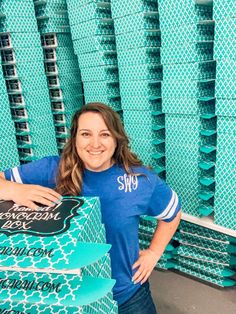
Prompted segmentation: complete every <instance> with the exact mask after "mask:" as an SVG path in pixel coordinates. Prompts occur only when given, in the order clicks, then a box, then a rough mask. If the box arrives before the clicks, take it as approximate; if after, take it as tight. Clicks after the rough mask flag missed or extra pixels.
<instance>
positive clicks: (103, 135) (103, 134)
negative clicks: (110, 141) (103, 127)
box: [101, 133, 110, 137]
mask: <svg viewBox="0 0 236 314" xmlns="http://www.w3.org/2000/svg"><path fill="white" fill-rule="evenodd" d="M101 136H102V137H109V136H110V134H109V133H102V134H101Z"/></svg>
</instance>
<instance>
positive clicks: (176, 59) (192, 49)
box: [161, 41, 215, 65]
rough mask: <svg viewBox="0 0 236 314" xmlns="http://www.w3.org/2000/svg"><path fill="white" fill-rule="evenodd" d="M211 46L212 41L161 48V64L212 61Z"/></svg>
mask: <svg viewBox="0 0 236 314" xmlns="http://www.w3.org/2000/svg"><path fill="white" fill-rule="evenodd" d="M213 44H214V42H213V41H207V42H196V43H184V44H176V45H171V46H168V45H166V46H163V47H161V62H162V64H164V65H166V64H178V63H187V62H188V63H190V62H202V61H210V60H213ZM214 47H215V46H214Z"/></svg>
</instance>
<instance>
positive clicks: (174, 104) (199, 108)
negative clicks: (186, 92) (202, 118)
mask: <svg viewBox="0 0 236 314" xmlns="http://www.w3.org/2000/svg"><path fill="white" fill-rule="evenodd" d="M162 110H163V112H164V113H173V114H204V113H206V114H208V113H214V112H215V100H214V99H211V100H198V99H197V98H186V97H180V98H175V97H163V99H162Z"/></svg>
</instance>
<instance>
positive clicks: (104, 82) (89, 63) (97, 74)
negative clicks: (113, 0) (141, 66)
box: [67, 0, 121, 111]
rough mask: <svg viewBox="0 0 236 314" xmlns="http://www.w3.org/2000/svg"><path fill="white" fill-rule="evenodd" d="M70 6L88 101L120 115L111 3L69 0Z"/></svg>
mask: <svg viewBox="0 0 236 314" xmlns="http://www.w3.org/2000/svg"><path fill="white" fill-rule="evenodd" d="M67 5H68V14H69V20H70V26H71V34H72V39H73V44H74V50H75V53H76V55H77V56H78V61H79V66H80V69H81V77H82V82H83V87H84V97H85V101H86V103H88V102H93V101H99V102H104V103H106V104H108V105H109V106H110V107H112V108H113V109H114V110H116V111H120V109H121V104H120V91H119V76H118V67H117V56H116V43H115V36H114V23H113V20H112V18H111V5H110V1H104V0H103V1H89V0H68V1H67Z"/></svg>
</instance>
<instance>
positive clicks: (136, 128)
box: [125, 123, 164, 141]
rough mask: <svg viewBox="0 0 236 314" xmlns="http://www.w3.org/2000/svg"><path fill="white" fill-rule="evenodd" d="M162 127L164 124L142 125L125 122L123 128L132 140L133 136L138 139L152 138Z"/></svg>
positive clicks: (154, 137) (155, 136) (156, 135)
mask: <svg viewBox="0 0 236 314" xmlns="http://www.w3.org/2000/svg"><path fill="white" fill-rule="evenodd" d="M163 129H164V126H155V125H143V124H142V123H140V124H135V123H126V124H125V130H126V132H127V134H128V136H129V138H130V140H131V141H132V140H133V139H135V138H139V139H153V140H155V139H156V138H157V137H158V133H159V132H161V131H162V130H163Z"/></svg>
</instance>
